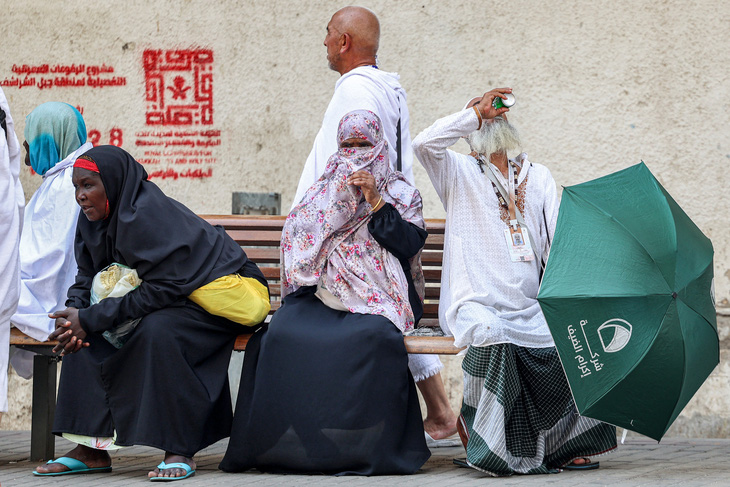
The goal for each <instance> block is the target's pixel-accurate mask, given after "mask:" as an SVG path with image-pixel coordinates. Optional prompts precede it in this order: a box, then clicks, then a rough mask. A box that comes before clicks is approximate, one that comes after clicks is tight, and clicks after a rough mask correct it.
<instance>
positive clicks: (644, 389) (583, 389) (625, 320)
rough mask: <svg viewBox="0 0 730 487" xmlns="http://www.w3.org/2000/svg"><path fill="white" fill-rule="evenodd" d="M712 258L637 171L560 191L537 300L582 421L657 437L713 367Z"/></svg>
mask: <svg viewBox="0 0 730 487" xmlns="http://www.w3.org/2000/svg"><path fill="white" fill-rule="evenodd" d="M712 254H713V250H712V243H711V242H710V240H709V239H708V238H707V237H705V236H704V235H703V234H702V232H701V231H700V230H699V228H697V226H696V225H695V224H694V223H693V222H692V221H691V220H690V219H689V217H688V216H687V215H686V214H685V213H684V211H682V209H681V208H680V207H679V205H677V203H676V202H675V201H674V200H673V199H672V197H671V196H669V194H668V193H667V192H666V190H665V189H664V188H663V187H662V186H661V184H659V182H658V181H657V180H656V179H655V178H654V176H653V175H652V174H651V172H650V171H649V169H648V168H647V167H646V166H645V165H644V163H643V162H642V163H640V164H637V165H635V166H633V167H629V168H628V169H624V170H623V171H619V172H616V173H613V174H610V175H608V176H605V177H602V178H599V179H596V180H593V181H589V182H587V183H583V184H578V185H575V186H570V187H567V188H565V189H564V190H563V197H562V201H561V204H560V212H559V214H558V222H557V227H556V230H555V238H554V240H553V243H552V248H551V251H550V258H549V260H548V263H547V266H546V269H545V274H544V277H543V281H542V285H541V286H540V292H539V294H538V297H537V299H538V301H539V302H540V306H541V307H542V310H543V313H544V314H545V318H546V320H547V322H548V326H549V327H550V332H551V333H552V336H553V339H554V340H555V345H556V347H557V350H558V354H559V355H560V360H561V361H562V364H563V368H564V369H565V375H566V377H567V378H568V382H569V384H570V387H571V390H572V392H573V397H574V399H575V403H576V406H577V407H578V411H579V412H580V413H581V414H582V415H584V416H588V417H591V418H595V419H599V420H601V421H605V422H607V423H611V424H614V425H616V426H621V427H624V428H626V429H630V430H632V431H636V432H637V433H641V434H643V435H646V436H649V437H651V438H654V439H656V440H660V439H661V437H662V436H663V435H664V433H666V431H667V429H668V428H669V426H670V425H671V424H672V422H673V421H674V420H675V419H676V417H677V416H678V415H679V413H680V412H681V411H682V409H683V408H684V406H685V405H686V404H687V402H689V400H690V399H691V398H692V396H693V395H694V393H695V392H696V391H697V389H699V387H700V386H701V385H702V383H703V382H704V381H705V379H706V378H707V376H708V375H709V374H710V373H711V372H712V370H713V369H714V368H715V366H716V365H717V364H718V363H719V360H720V345H719V340H718V336H717V321H716V316H715V306H714V302H713V301H714V300H713V296H712V279H713V273H712Z"/></svg>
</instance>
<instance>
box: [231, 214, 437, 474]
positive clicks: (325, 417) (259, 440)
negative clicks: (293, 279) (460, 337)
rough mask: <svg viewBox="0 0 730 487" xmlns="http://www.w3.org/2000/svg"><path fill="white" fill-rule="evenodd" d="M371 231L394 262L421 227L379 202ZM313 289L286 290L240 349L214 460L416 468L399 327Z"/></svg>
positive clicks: (420, 455)
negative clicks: (229, 419) (226, 425)
mask: <svg viewBox="0 0 730 487" xmlns="http://www.w3.org/2000/svg"><path fill="white" fill-rule="evenodd" d="M368 230H369V231H370V233H371V235H373V237H374V238H375V239H376V240H377V241H378V242H379V243H380V244H381V245H382V246H383V247H385V248H386V249H387V250H388V251H390V252H391V253H393V254H394V255H395V256H396V257H398V259H399V260H400V262H401V265H402V266H404V272H405V274H406V276H407V279H408V282H409V291H410V292H409V296H410V297H411V300H410V301H411V306H413V309H414V315H415V316H416V318H420V316H422V314H423V306H422V304H421V301H420V299H419V298H418V295H417V294H416V292H415V290H414V289H413V282H412V279H411V278H410V272H409V270H410V268H409V266H408V259H409V258H410V257H412V256H413V255H415V254H416V253H417V252H418V251H419V250H420V249H421V248H422V247H423V244H424V242H425V239H426V235H427V233H426V231H425V230H423V229H420V228H418V227H416V226H415V225H413V224H411V223H408V222H406V221H404V220H403V219H402V218H401V216H400V215H399V214H398V211H397V210H396V209H395V208H394V207H393V206H391V205H390V204H386V205H385V206H384V207H383V208H381V209H380V210H379V211H378V212H376V214H375V215H373V218H372V219H371V221H370V222H369V223H368ZM315 289H316V288H315V287H305V288H300V289H298V290H297V291H296V292H294V293H292V294H290V295H288V296H286V297H285V298H284V302H283V305H282V307H281V308H280V309H279V310H278V311H277V312H276V313H275V314H274V316H273V317H272V320H271V323H270V324H269V325H268V327H264V328H263V329H262V330H260V331H259V332H257V333H255V334H254V336H253V337H252V338H251V340H250V341H249V342H248V345H247V346H246V357H245V360H244V365H243V371H242V374H241V384H240V388H239V394H238V402H237V403H236V413H235V416H234V421H233V430H232V432H231V439H230V441H229V444H228V450H227V451H226V454H225V457H224V458H223V461H222V462H221V464H220V466H219V468H220V469H222V470H225V471H229V472H238V471H244V470H248V469H250V468H257V469H259V470H263V471H284V472H306V473H325V474H336V475H344V474H359V475H389V474H410V473H414V472H416V471H417V470H418V469H419V468H420V467H421V466H422V465H423V464H424V463H425V462H426V460H427V459H428V458H429V456H430V451H429V450H428V447H427V446H426V442H425V437H424V433H423V419H422V417H421V410H420V406H419V404H418V396H417V394H416V387H415V384H414V382H413V377H412V376H411V373H410V371H409V370H408V358H407V354H406V350H405V345H404V343H403V335H402V334H401V333H400V331H399V330H398V329H397V328H396V327H395V325H394V324H393V323H391V322H390V321H389V320H388V319H387V318H385V317H383V316H378V315H368V314H360V313H348V312H345V311H337V310H334V309H331V308H329V307H327V306H325V305H324V304H323V303H322V302H321V301H320V300H319V299H318V298H317V297H316V296H315V295H314V291H315Z"/></svg>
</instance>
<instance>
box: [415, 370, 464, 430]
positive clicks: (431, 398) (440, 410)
mask: <svg viewBox="0 0 730 487" xmlns="http://www.w3.org/2000/svg"><path fill="white" fill-rule="evenodd" d="M416 385H417V386H418V389H419V390H420V391H421V395H422V396H423V400H424V402H425V403H426V419H424V420H423V429H424V430H426V433H428V434H429V435H431V438H433V439H434V440H442V439H444V438H448V437H449V436H451V435H453V434H454V433H456V415H455V414H454V411H453V410H452V409H451V405H450V404H449V399H448V398H447V397H446V391H445V390H444V383H443V381H442V380H441V374H440V373H438V374H435V375H432V376H431V377H428V378H426V379H424V380H422V381H419V382H416Z"/></svg>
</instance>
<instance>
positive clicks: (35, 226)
mask: <svg viewBox="0 0 730 487" xmlns="http://www.w3.org/2000/svg"><path fill="white" fill-rule="evenodd" d="M92 147H93V146H92V145H91V144H90V143H88V142H87V143H85V144H84V145H82V146H81V147H79V148H78V149H76V151H74V152H72V153H71V154H69V155H68V157H66V158H65V159H64V160H62V161H61V162H59V163H58V164H56V165H55V166H53V167H52V168H51V169H49V170H48V171H47V172H46V174H44V175H43V182H42V183H41V185H40V187H39V188H38V190H37V191H36V192H35V193H34V194H33V197H32V198H31V199H30V201H29V202H28V206H27V207H26V208H25V215H24V217H23V228H24V229H25V231H24V232H23V236H22V237H21V239H20V278H21V286H20V300H19V301H18V309H17V311H16V312H15V314H14V315H13V317H12V318H11V320H10V321H11V322H12V323H13V325H15V327H16V328H18V329H19V330H20V331H22V332H23V333H25V334H26V335H28V336H30V337H33V338H35V339H36V340H39V341H45V340H47V339H48V335H49V334H50V333H51V332H52V331H53V330H54V329H55V326H54V320H52V319H50V318H49V317H48V313H50V312H52V311H56V310H59V309H64V308H65V307H66V306H65V304H64V303H65V302H66V291H68V288H69V287H70V286H71V285H72V284H73V283H74V278H75V276H76V270H77V268H76V258H75V257H74V236H75V233H76V221H77V220H78V217H79V206H78V204H76V200H75V197H74V187H73V183H72V182H71V176H72V175H73V164H74V162H75V161H76V158H77V157H78V156H80V155H81V154H83V153H84V152H86V151H88V150H89V149H91V148H92ZM33 355H34V354H33V353H31V352H27V351H24V350H20V351H18V352H17V353H15V354H14V355H13V357H12V359H11V362H12V364H13V368H15V370H16V372H17V373H18V374H19V375H20V376H21V377H25V378H30V377H31V376H32V373H33V368H32V357H33Z"/></svg>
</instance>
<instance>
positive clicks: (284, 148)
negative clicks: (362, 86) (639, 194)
mask: <svg viewBox="0 0 730 487" xmlns="http://www.w3.org/2000/svg"><path fill="white" fill-rule="evenodd" d="M4 6H5V8H4V9H3V10H4V12H3V16H2V17H1V18H0V26H1V27H2V32H3V33H4V36H3V47H2V56H1V57H0V84H2V85H4V86H3V89H4V90H5V92H6V95H7V96H8V99H9V102H10V106H11V109H12V113H13V116H14V117H15V119H16V121H17V123H16V128H17V130H18V134H19V136H20V138H21V140H22V131H23V125H24V124H23V118H24V116H25V115H26V114H27V113H29V112H30V111H31V110H32V109H33V108H34V107H35V106H37V105H38V104H40V103H42V102H45V101H51V100H59V101H66V102H68V103H71V104H72V105H76V106H79V107H80V108H82V109H83V115H84V117H85V119H86V121H87V125H88V128H89V131H90V132H91V134H92V135H93V137H94V139H95V140H97V139H98V141H99V142H100V143H109V142H110V141H112V142H116V143H121V145H122V146H123V147H124V148H125V149H127V150H128V151H130V152H131V153H132V154H133V155H135V157H137V158H138V159H139V160H143V161H146V162H147V163H148V164H147V168H148V171H149V172H150V173H151V174H156V175H157V176H156V181H158V182H159V184H160V186H161V187H162V188H163V189H164V190H165V191H166V192H167V193H168V194H170V195H171V196H173V197H175V198H177V199H179V200H181V201H182V202H183V203H185V204H187V205H188V206H190V207H191V208H192V209H193V210H195V211H196V212H199V213H228V212H229V211H230V206H231V193H232V192H234V191H260V192H280V193H282V201H283V208H288V207H289V204H290V202H291V199H292V197H293V195H294V192H295V189H296V185H297V181H298V176H299V173H300V169H301V167H302V166H303V164H304V160H305V159H306V156H307V154H308V153H309V150H310V148H311V144H312V141H313V139H314V136H315V134H316V133H317V131H318V129H319V126H320V123H321V119H322V115H323V113H324V110H325V108H326V106H327V103H328V101H329V98H330V96H331V93H332V90H333V87H334V83H335V81H336V80H337V74H336V73H334V72H332V71H329V70H328V68H327V63H326V60H325V49H324V47H323V46H322V41H323V39H324V34H325V26H326V24H327V22H328V21H329V18H330V16H331V14H332V13H333V12H334V11H335V10H337V9H338V8H339V7H341V6H343V4H341V3H339V2H331V1H324V0H317V1H308V2H289V1H283V0H269V1H225V2H209V1H201V0H146V1H140V0H132V1H127V2H123V3H119V2H81V1H77V0H68V1H66V2H47V1H42V0H30V1H23V2H21V1H20V0H8V1H7V2H6V3H5V4H4ZM367 6H369V7H371V8H372V9H373V10H374V11H375V12H376V13H377V14H378V15H379V16H380V20H381V27H382V38H381V50H380V54H379V61H380V66H381V68H382V69H385V70H389V71H397V72H399V73H400V74H401V77H402V78H401V79H402V84H403V86H404V87H405V88H406V90H407V91H408V94H409V108H410V111H411V133H412V135H414V136H415V135H416V134H417V133H418V132H420V131H421V130H422V129H424V128H425V127H427V126H428V125H429V124H430V123H431V122H433V121H434V120H435V119H436V118H438V117H440V116H443V115H446V114H449V113H451V112H454V111H456V110H458V109H459V108H461V107H462V106H463V104H464V102H465V101H466V100H467V99H469V98H470V97H472V96H475V95H478V94H481V93H483V92H484V91H486V90H487V89H489V88H492V87H495V86H511V87H512V88H513V89H514V92H515V95H516V97H517V100H518V103H517V105H516V107H515V108H514V110H513V111H512V112H511V115H512V116H511V119H512V121H513V122H514V123H515V124H516V125H517V126H518V128H520V129H521V132H522V134H523V138H524V142H525V149H526V150H527V151H528V153H529V154H530V158H531V159H532V160H534V161H536V162H541V163H543V164H546V165H547V166H549V167H550V169H551V171H552V173H553V176H554V177H555V179H556V181H557V182H558V184H559V185H571V184H576V183H580V182H583V181H586V180H589V179H593V178H595V177H599V176H602V175H605V174H608V173H610V172H613V171H616V170H619V169H622V168H625V167H627V166H629V165H632V164H635V163H638V162H639V161H640V160H643V161H645V162H646V164H647V165H648V167H649V168H650V169H651V170H652V171H653V173H654V174H655V175H656V177H657V178H658V179H659V181H660V182H661V183H662V184H663V185H664V186H665V188H667V190H668V191H669V192H670V193H671V194H672V195H673V196H674V198H675V199H676V200H677V201H678V203H679V204H680V205H681V206H682V207H683V208H684V209H685V211H686V212H687V213H688V214H689V215H690V217H691V218H692V219H693V220H694V221H695V222H696V223H697V225H698V226H699V227H700V228H701V229H702V230H703V231H704V232H705V233H706V234H707V235H708V236H709V237H710V238H711V239H712V241H713V243H714V246H715V276H716V278H715V288H716V296H717V303H718V306H719V308H720V309H721V310H727V309H730V250H729V249H728V242H730V227H729V226H728V224H727V223H728V221H727V220H728V215H730V199H728V197H727V193H726V188H727V187H728V183H729V182H730V176H729V175H728V172H727V171H726V170H725V168H726V165H727V163H728V162H729V161H728V160H729V159H730V131H729V130H728V125H729V122H730V96H729V95H728V81H729V80H728V76H729V75H728V69H727V66H728V65H730V53H729V51H728V49H727V46H728V45H730V32H729V31H728V29H727V25H728V21H730V4H728V3H727V2H716V1H712V0H696V1H688V0H678V1H669V0H653V1H648V0H614V1H612V2H608V1H603V0H598V1H591V2H580V1H562V2H540V1H536V0H516V1H506V0H496V1H493V2H487V3H485V2H483V1H476V0H474V1H467V0H463V1H436V0H423V1H420V2H398V3H394V2H390V1H385V0H374V1H371V2H369V3H368V5H367ZM146 51H147V52H148V55H147V57H146V59H148V63H147V64H145V61H144V59H145V52H146ZM150 51H156V52H159V53H160V54H161V55H163V56H165V55H167V53H168V52H171V53H172V54H170V55H177V56H178V57H179V58H180V59H182V61H181V62H180V63H179V68H178V69H177V70H172V71H165V72H162V71H160V70H159V68H160V64H156V63H154V62H152V59H153V58H152V57H151V56H150V53H149V52H150ZM188 58H190V59H197V61H199V62H198V63H192V64H191V65H190V66H191V67H188V66H187V65H185V60H187V59H188ZM163 64H164V63H163ZM196 64H197V66H198V68H199V77H198V81H197V82H196V78H195V73H194V71H193V68H192V66H194V65H196ZM45 65H47V68H44V66H45ZM80 65H83V70H82V68H81V67H80ZM109 68H113V71H111V70H110V69H109ZM45 69H47V70H48V72H43V71H44V70H45ZM54 70H55V72H54ZM28 71H41V72H30V73H29V72H28ZM205 75H210V77H206V76H205ZM145 76H147V77H148V78H149V79H155V78H154V77H155V76H161V77H162V79H163V83H164V86H163V91H165V93H166V94H167V96H168V99H169V101H170V102H172V101H176V102H177V104H179V105H182V106H183V107H184V108H183V109H181V115H179V117H180V118H178V119H177V122H175V123H176V124H173V125H169V124H168V125H165V126H161V125H155V122H154V121H155V112H156V111H157V110H156V109H157V108H159V106H158V105H159V99H157V97H156V94H155V92H154V90H152V89H146V86H145ZM176 77H181V79H182V81H181V82H180V83H179V84H177V85H176V84H175V78H176ZM57 80H58V81H57ZM82 80H83V82H84V86H73V84H79V85H80V84H81V81H82ZM21 83H25V85H24V86H17V85H18V84H21ZM49 83H50V84H49ZM69 85H71V86H69ZM196 86H197V89H198V90H199V91H200V93H202V98H204V99H201V100H197V101H196V100H191V99H190V97H189V95H190V93H193V92H194V90H195V87H196ZM186 88H188V89H186ZM175 95H177V96H178V98H177V99H176V100H174V99H173V98H172V97H173V96H175ZM183 95H185V97H183ZM208 95H211V96H212V101H211V99H210V98H209V97H208ZM185 107H187V108H185ZM187 116H189V117H192V119H193V120H194V121H196V122H197V124H195V123H194V124H192V125H180V124H179V123H180V122H181V121H184V120H185V117H187ZM203 122H205V123H203ZM112 131H113V132H112ZM172 142H176V143H175V144H173V143H172ZM457 148H458V149H459V150H464V149H465V146H463V145H459V146H458V147H457ZM415 174H416V181H417V185H418V186H419V188H420V189H421V191H422V193H423V197H424V204H425V213H426V216H427V217H429V218H439V217H443V210H442V208H441V205H440V203H439V201H438V199H437V197H436V194H435V192H434V191H433V189H432V187H431V184H430V182H429V180H428V178H427V176H426V174H425V171H423V170H422V168H421V167H420V165H418V164H417V165H416V167H415ZM174 176H177V178H175V177H174ZM23 184H24V188H25V190H26V194H27V196H28V197H30V195H31V194H32V192H33V191H34V190H35V188H36V187H37V186H38V184H39V178H38V177H37V176H31V175H30V174H29V173H27V172H25V171H24V174H23ZM723 319H725V320H726V318H723ZM725 326H726V325H725ZM723 329H727V326H726V328H723ZM726 341H727V340H726ZM723 353H724V355H723V356H726V354H727V346H725V352H723ZM451 368H452V369H453V372H452V373H450V375H449V378H448V381H447V382H448V383H449V384H454V385H453V388H454V390H453V391H450V394H451V396H452V397H454V398H455V399H454V401H455V403H456V402H458V396H459V393H458V390H459V387H460V380H459V379H458V374H459V373H460V371H459V369H458V366H454V367H451ZM16 379H17V378H14V379H13V380H12V382H11V387H12V388H13V397H12V398H11V400H12V403H11V408H13V409H14V410H13V411H11V413H10V415H9V416H7V417H6V418H5V421H4V422H3V427H4V428H9V427H13V428H27V427H28V422H27V419H22V418H26V416H27V415H26V414H25V412H26V410H24V409H22V408H25V407H27V405H28V404H29V399H28V397H24V396H22V394H23V393H22V392H21V391H22V390H25V389H24V388H23V387H21V386H20V385H18V380H16ZM728 392H730V380H729V378H728V372H727V371H726V370H724V369H723V368H722V367H721V369H720V370H719V371H718V372H716V374H715V375H714V376H713V378H712V379H711V380H710V381H709V382H708V383H707V384H706V385H705V387H704V388H703V390H702V393H701V394H700V396H698V398H696V400H695V401H693V403H692V405H691V407H689V408H688V411H687V412H685V415H684V416H683V417H682V418H681V421H678V427H679V424H680V423H682V422H685V419H686V423H687V424H688V426H687V429H685V430H682V431H681V432H680V431H677V434H685V433H686V434H689V435H700V434H702V435H705V434H706V435H708V436H717V435H716V434H712V433H711V432H709V433H708V432H706V430H707V429H708V428H705V429H701V430H700V429H696V428H695V427H694V426H692V425H699V424H702V425H706V424H709V423H712V419H711V418H723V419H722V421H724V426H723V429H721V430H717V431H721V432H720V433H718V434H719V435H727V432H728V425H727V422H728V418H730V408H728V407H727V406H728V405H727V403H726V402H723V400H721V398H722V397H727V396H728ZM723 395H724V396H723ZM695 405H696V406H695ZM17 413H23V414H21V415H20V416H21V418H18V421H17V422H16V420H15V419H14V418H15V417H16V416H17ZM713 424H715V423H713ZM717 427H719V426H717V425H715V426H712V427H711V428H709V429H712V428H717ZM693 428H694V429H693Z"/></svg>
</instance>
